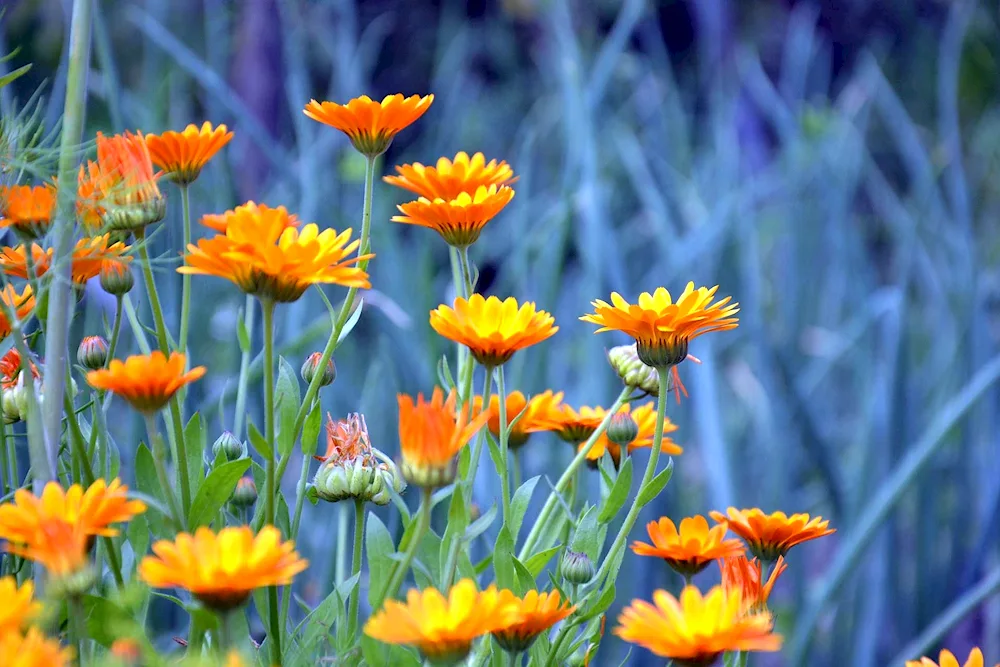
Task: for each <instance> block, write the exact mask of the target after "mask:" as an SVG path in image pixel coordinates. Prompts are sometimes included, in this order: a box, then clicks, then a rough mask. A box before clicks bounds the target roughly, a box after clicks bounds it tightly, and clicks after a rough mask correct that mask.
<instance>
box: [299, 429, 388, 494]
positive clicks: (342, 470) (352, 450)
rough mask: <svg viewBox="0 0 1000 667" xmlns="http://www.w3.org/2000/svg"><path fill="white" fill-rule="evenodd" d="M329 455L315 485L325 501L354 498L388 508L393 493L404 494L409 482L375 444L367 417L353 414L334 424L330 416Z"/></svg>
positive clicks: (322, 459) (327, 442)
mask: <svg viewBox="0 0 1000 667" xmlns="http://www.w3.org/2000/svg"><path fill="white" fill-rule="evenodd" d="M327 419H328V421H327V423H326V454H325V455H324V456H317V457H316V458H317V459H319V460H320V461H322V462H323V463H322V464H321V465H320V467H319V470H317V471H316V476H315V477H314V478H313V486H314V487H315V489H316V493H317V494H318V495H319V497H320V498H322V499H323V500H328V501H330V502H334V503H335V502H337V501H338V500H346V499H348V498H353V499H355V500H360V501H362V502H373V503H375V504H376V505H388V504H389V501H390V500H391V499H392V496H391V493H390V490H395V491H396V492H397V493H400V492H402V491H403V489H404V488H405V487H406V483H405V482H404V481H403V478H402V476H401V475H400V474H399V470H398V469H397V468H396V465H395V464H394V463H393V462H392V460H391V459H389V458H388V457H387V456H386V455H385V454H383V453H382V452H380V451H379V450H377V449H375V448H374V447H372V445H371V440H370V438H369V436H368V426H367V425H366V424H365V418H364V417H363V416H362V415H360V414H358V413H353V414H350V415H348V417H347V419H341V420H338V421H334V420H333V418H332V417H330V416H329V415H328V416H327Z"/></svg>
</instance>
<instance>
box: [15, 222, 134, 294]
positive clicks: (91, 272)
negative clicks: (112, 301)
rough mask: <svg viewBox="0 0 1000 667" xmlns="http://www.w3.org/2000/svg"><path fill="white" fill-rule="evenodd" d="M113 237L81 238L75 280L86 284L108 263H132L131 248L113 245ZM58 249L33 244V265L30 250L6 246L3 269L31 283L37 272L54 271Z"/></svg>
mask: <svg viewBox="0 0 1000 667" xmlns="http://www.w3.org/2000/svg"><path fill="white" fill-rule="evenodd" d="M110 241H111V236H110V234H104V235H103V236H95V237H93V238H85V239H80V240H79V241H77V242H76V247H75V248H74V249H73V257H72V259H71V260H70V261H71V267H70V272H71V275H72V280H73V282H74V283H75V284H77V285H82V284H84V283H86V282H87V281H88V280H90V279H91V278H93V277H94V276H96V275H97V274H99V273H100V272H101V265H102V263H103V262H104V261H106V260H111V259H113V260H116V261H119V262H130V261H132V258H131V257H128V256H127V255H125V254H124V253H125V252H126V251H127V250H128V246H126V245H125V244H124V243H121V242H120V241H119V242H115V243H111V242H110ZM109 244H110V245H109ZM54 253H55V250H54V249H52V248H44V249H43V248H42V247H41V246H39V245H38V244H37V243H32V244H31V265H30V266H29V264H28V256H27V251H26V249H25V246H24V245H19V246H17V247H16V248H11V247H5V248H3V249H2V250H0V269H2V270H3V271H4V273H6V274H7V275H10V276H14V277H16V278H22V279H25V280H27V279H28V278H29V276H30V275H31V274H32V273H34V276H35V277H36V278H41V277H42V276H43V275H45V274H46V273H48V272H49V270H50V269H51V268H52V257H53V254H54Z"/></svg>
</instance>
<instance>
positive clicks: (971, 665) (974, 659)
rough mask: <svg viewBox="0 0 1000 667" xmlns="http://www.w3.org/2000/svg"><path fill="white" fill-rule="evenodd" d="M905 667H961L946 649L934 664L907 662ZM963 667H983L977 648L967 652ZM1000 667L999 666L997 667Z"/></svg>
mask: <svg viewBox="0 0 1000 667" xmlns="http://www.w3.org/2000/svg"><path fill="white" fill-rule="evenodd" d="M906 667H963V666H962V665H959V664H958V658H956V657H955V654H954V653H952V652H951V651H949V650H948V649H942V651H941V654H940V655H939V656H938V661H937V662H934V661H933V660H931V659H930V658H921V659H920V660H907V661H906ZM964 667H983V652H982V651H981V650H980V649H979V647H978V646H977V647H976V648H974V649H972V651H970V652H969V659H968V660H966V661H965V665H964ZM997 667H1000V664H998V665H997Z"/></svg>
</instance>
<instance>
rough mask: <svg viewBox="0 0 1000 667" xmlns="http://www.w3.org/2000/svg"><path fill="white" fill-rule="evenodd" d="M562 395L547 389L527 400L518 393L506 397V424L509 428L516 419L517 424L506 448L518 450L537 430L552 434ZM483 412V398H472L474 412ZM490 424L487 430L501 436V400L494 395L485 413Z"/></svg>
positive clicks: (558, 416)
mask: <svg viewBox="0 0 1000 667" xmlns="http://www.w3.org/2000/svg"><path fill="white" fill-rule="evenodd" d="M562 398H563V394H562V392H559V393H558V394H553V393H552V391H551V390H548V391H546V392H544V393H541V394H536V395H535V396H532V397H531V399H530V400H529V399H527V398H526V397H525V396H524V394H522V393H521V392H519V391H513V392H511V393H509V394H507V400H506V410H507V424H508V425H510V423H511V422H513V421H514V420H515V419H517V422H515V423H514V426H513V427H512V428H511V431H510V436H509V439H508V445H509V446H510V447H511V448H512V449H516V448H518V447H521V446H522V445H524V443H526V442H527V441H528V436H530V435H531V434H532V433H538V432H539V431H551V430H554V429H555V428H556V427H557V426H558V425H559V419H560V411H559V407H560V403H562ZM482 409H483V397H482V396H476V397H475V398H474V399H473V413H474V414H479V413H480V412H481V411H482ZM487 414H488V415H489V421H487V422H486V427H487V428H489V430H490V433H492V434H493V436H494V437H495V438H499V437H500V397H499V396H497V395H496V394H494V395H492V396H490V407H489V410H487Z"/></svg>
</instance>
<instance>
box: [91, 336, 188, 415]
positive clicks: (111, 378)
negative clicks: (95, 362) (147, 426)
mask: <svg viewBox="0 0 1000 667" xmlns="http://www.w3.org/2000/svg"><path fill="white" fill-rule="evenodd" d="M186 362H187V357H186V356H185V355H183V354H181V353H180V352H171V353H170V358H167V356H166V355H164V354H163V352H161V351H159V350H154V351H153V352H152V354H148V355H135V356H131V357H129V358H128V359H126V360H125V361H121V360H120V359H112V360H111V363H110V364H109V365H108V367H107V368H106V369H100V370H96V371H90V372H89V373H87V382H89V383H90V386H91V387H93V388H95V389H103V390H105V391H110V392H112V393H113V394H117V395H119V396H121V397H122V398H124V399H125V400H126V401H128V402H129V403H130V404H131V405H132V407H133V408H135V409H136V410H138V411H140V412H156V411H157V410H159V409H160V408H162V407H163V406H164V405H166V404H167V402H168V401H169V400H170V399H171V398H172V397H173V395H174V394H175V393H177V391H178V390H179V389H180V388H181V387H183V386H184V385H186V384H189V383H191V382H194V381H195V380H198V379H200V378H201V377H202V376H203V375H204V374H205V367H204V366H198V367H196V368H192V369H191V370H190V371H187V372H185V371H184V365H185V364H186Z"/></svg>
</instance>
